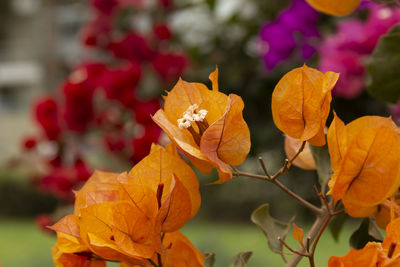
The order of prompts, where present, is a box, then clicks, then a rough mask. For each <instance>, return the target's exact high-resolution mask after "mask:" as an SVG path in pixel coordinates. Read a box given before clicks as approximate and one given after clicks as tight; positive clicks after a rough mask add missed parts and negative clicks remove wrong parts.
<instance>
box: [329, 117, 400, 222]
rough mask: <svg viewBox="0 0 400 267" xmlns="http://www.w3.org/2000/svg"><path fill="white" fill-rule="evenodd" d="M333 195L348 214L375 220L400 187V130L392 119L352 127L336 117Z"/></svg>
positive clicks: (333, 126)
mask: <svg viewBox="0 0 400 267" xmlns="http://www.w3.org/2000/svg"><path fill="white" fill-rule="evenodd" d="M328 147H329V153H330V156H331V166H332V170H333V174H332V175H331V180H330V181H329V187H330V191H329V193H330V194H332V195H333V197H334V198H335V199H336V200H342V201H343V204H344V206H345V208H346V211H347V213H348V214H350V215H351V216H354V217H367V216H372V215H374V213H375V212H376V211H377V206H378V205H379V204H381V203H382V202H384V201H385V200H386V199H387V198H389V197H390V196H392V195H393V194H394V192H395V191H396V190H397V188H398V187H399V185H400V168H399V164H398V163H399V162H400V138H399V130H398V129H397V127H396V125H395V124H394V123H393V121H392V120H391V119H390V118H383V117H377V116H366V117H362V118H359V119H357V120H355V121H353V122H351V123H349V124H348V125H346V126H345V125H344V124H343V122H341V121H340V119H339V118H338V117H337V116H336V114H335V117H334V120H333V122H332V124H331V127H330V128H329V130H328Z"/></svg>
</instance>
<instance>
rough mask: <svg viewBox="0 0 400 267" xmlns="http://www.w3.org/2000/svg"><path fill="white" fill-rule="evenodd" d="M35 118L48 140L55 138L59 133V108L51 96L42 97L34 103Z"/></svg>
mask: <svg viewBox="0 0 400 267" xmlns="http://www.w3.org/2000/svg"><path fill="white" fill-rule="evenodd" d="M34 113H35V119H36V121H37V122H38V123H39V125H40V126H41V127H42V130H43V131H44V133H45V135H46V136H47V138H48V139H49V140H56V139H57V138H58V137H59V135H60V133H61V127H60V121H59V108H58V105H57V102H56V101H55V100H54V99H53V98H52V97H43V98H41V99H39V100H38V101H37V102H36V104H35V105H34Z"/></svg>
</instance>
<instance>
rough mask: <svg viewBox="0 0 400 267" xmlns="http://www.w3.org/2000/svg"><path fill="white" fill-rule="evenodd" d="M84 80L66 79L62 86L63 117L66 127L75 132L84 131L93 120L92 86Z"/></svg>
mask: <svg viewBox="0 0 400 267" xmlns="http://www.w3.org/2000/svg"><path fill="white" fill-rule="evenodd" d="M87 85H88V84H86V83H84V82H80V83H72V82H70V81H67V82H66V83H65V84H64V85H63V86H62V88H63V93H64V97H65V110H64V119H65V122H66V125H67V127H68V129H70V130H72V131H76V132H80V133H81V132H84V131H86V128H87V126H88V125H89V123H90V122H91V121H92V120H93V117H94V116H93V112H94V111H93V93H94V88H93V87H89V86H87Z"/></svg>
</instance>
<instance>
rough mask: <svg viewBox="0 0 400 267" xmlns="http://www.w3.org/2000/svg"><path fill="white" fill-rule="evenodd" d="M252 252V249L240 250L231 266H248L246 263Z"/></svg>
mask: <svg viewBox="0 0 400 267" xmlns="http://www.w3.org/2000/svg"><path fill="white" fill-rule="evenodd" d="M252 254H253V252H251V251H246V252H239V253H238V254H236V256H235V257H234V258H233V262H232V264H231V265H230V267H246V263H247V262H248V261H249V259H250V256H251V255H252Z"/></svg>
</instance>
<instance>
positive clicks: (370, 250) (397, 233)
mask: <svg viewBox="0 0 400 267" xmlns="http://www.w3.org/2000/svg"><path fill="white" fill-rule="evenodd" d="M399 243H400V218H398V219H395V220H393V221H391V222H390V223H389V224H388V226H387V227H386V237H385V239H384V240H383V242H382V243H376V242H368V243H367V244H366V245H365V247H364V248H363V249H360V250H355V249H350V251H349V252H348V253H347V254H346V255H345V256H343V257H337V256H332V257H330V259H329V263H328V265H329V267H352V266H370V267H397V266H400V257H399V256H400V247H399V246H398V244H399Z"/></svg>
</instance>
